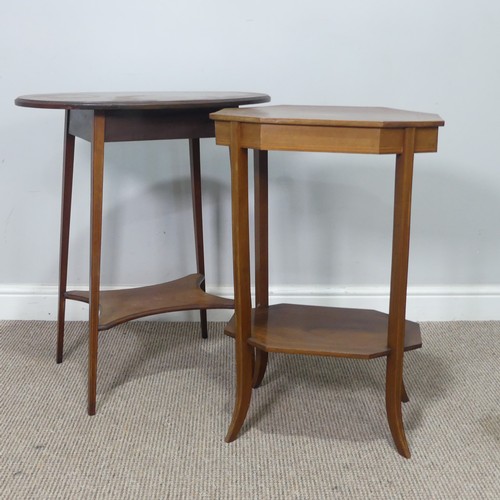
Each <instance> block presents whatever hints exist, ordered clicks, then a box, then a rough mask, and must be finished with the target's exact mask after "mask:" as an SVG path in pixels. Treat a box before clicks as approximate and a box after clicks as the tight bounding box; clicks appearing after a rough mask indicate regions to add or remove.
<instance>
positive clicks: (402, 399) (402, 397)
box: [401, 382, 410, 403]
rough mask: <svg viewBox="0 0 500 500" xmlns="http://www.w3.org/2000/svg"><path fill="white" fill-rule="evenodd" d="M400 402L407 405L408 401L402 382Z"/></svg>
mask: <svg viewBox="0 0 500 500" xmlns="http://www.w3.org/2000/svg"><path fill="white" fill-rule="evenodd" d="M401 401H402V402H403V403H408V401H410V398H409V397H408V393H407V392H406V388H405V384H404V382H403V383H402V384H401Z"/></svg>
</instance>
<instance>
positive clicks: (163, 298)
mask: <svg viewBox="0 0 500 500" xmlns="http://www.w3.org/2000/svg"><path fill="white" fill-rule="evenodd" d="M269 100H270V97H269V96H268V95H266V94H256V93H246V92H109V93H75V94H41V95H27V96H21V97H18V98H17V99H16V101H15V103H16V104H17V105H18V106H25V107H31V108H50V109H64V110H65V112H66V119H65V125H64V155H63V186H62V209H61V239H60V261H59V262H60V263H59V310H58V341H57V362H58V363H60V362H61V361H62V357H63V340H64V320H65V303H66V299H73V300H79V301H82V302H87V303H89V356H88V413H89V415H94V414H95V411H96V384H97V378H96V377H97V347H98V333H99V331H101V330H106V329H108V328H111V327H112V326H115V325H118V324H120V323H124V322H126V321H129V320H132V319H136V318H140V317H143V316H149V315H152V314H159V313H165V312H172V311H183V310H192V309H199V310H200V314H201V328H202V335H203V337H206V336H207V319H206V310H207V309H220V308H232V307H233V301H232V300H228V299H224V298H221V297H216V296H214V295H210V294H207V293H205V276H204V274H205V264H204V251H203V229H202V227H203V226H202V205H201V174H200V138H204V137H214V135H215V128H214V123H213V121H212V120H210V119H209V114H210V113H211V112H214V111H217V110H219V109H221V108H223V107H228V106H229V107H234V106H241V105H244V104H257V103H263V102H268V101H269ZM75 137H79V138H81V139H84V140H86V141H89V142H90V143H91V207H90V233H91V236H90V277H89V291H88V292H80V291H68V290H67V289H66V287H67V270H68V247H69V227H70V215H71V196H72V185H73V161H74V150H75ZM163 139H188V140H189V153H190V163H191V185H192V196H193V217H194V227H195V245H196V265H197V273H196V274H192V275H189V276H186V277H185V278H181V279H179V280H176V281H173V282H169V283H163V284H158V285H153V286H149V287H142V288H136V289H128V290H117V291H103V292H101V291H100V271H101V232H102V206H103V199H102V193H103V192H102V188H103V174H104V144H105V143H106V142H118V141H146V140H148V141H149V140H163Z"/></svg>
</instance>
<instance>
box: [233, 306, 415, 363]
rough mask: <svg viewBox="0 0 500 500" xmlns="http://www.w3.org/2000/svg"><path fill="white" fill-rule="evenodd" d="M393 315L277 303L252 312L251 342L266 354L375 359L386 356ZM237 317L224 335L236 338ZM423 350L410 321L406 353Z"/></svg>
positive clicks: (406, 337)
mask: <svg viewBox="0 0 500 500" xmlns="http://www.w3.org/2000/svg"><path fill="white" fill-rule="evenodd" d="M388 318H389V316H388V315H387V314H385V313H382V312H379V311H373V310H369V309H345V308H336V307H319V306H305V305H294V304H277V305H273V306H269V307H267V308H258V309H253V310H252V332H251V335H250V338H249V340H248V343H249V344H250V345H252V346H254V347H257V348H259V349H261V350H263V351H267V352H283V353H289V354H313V355H317V356H337V357H346V358H362V359H371V358H377V357H380V356H387V355H388V354H389V352H390V349H389V347H388V346H387V323H388ZM235 327H236V324H235V317H234V316H233V317H232V318H231V320H230V321H229V323H228V324H227V326H226V329H225V333H226V334H227V335H229V336H231V337H234V336H235V334H236V329H235ZM419 347H422V338H421V335H420V327H419V325H418V323H414V322H412V321H406V329H405V351H409V350H412V349H418V348H419Z"/></svg>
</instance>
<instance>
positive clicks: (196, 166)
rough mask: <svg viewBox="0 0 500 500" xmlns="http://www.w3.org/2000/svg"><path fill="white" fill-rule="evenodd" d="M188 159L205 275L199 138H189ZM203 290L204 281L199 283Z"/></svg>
mask: <svg viewBox="0 0 500 500" xmlns="http://www.w3.org/2000/svg"><path fill="white" fill-rule="evenodd" d="M189 160H190V164H191V192H192V197H193V221H194V241H195V247H196V268H197V272H198V273H199V274H203V276H205V255H204V249H203V216H202V200H201V161H200V139H189ZM201 288H202V290H205V281H203V284H202V285H201ZM200 324H201V336H202V337H203V338H204V339H206V338H207V337H208V325H207V311H206V310H205V309H201V310H200Z"/></svg>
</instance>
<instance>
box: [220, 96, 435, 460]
mask: <svg viewBox="0 0 500 500" xmlns="http://www.w3.org/2000/svg"><path fill="white" fill-rule="evenodd" d="M211 117H212V118H213V119H214V120H215V121H216V126H215V130H216V141H217V144H221V145H226V146H229V148H230V152H231V184H232V219H233V222H232V225H233V259H234V283H235V315H234V316H233V318H232V320H231V321H230V323H229V324H228V326H227V327H226V333H227V334H228V335H230V336H233V337H235V340H236V380H237V384H236V402H235V406H234V412H233V419H232V422H231V424H230V427H229V431H228V433H227V436H226V440H227V441H232V440H234V439H235V438H236V437H237V435H238V432H239V431H240V429H241V426H242V425H243V422H244V420H245V417H246V414H247V411H248V408H249V405H250V398H251V394H252V387H258V386H259V384H260V382H261V380H262V377H263V376H264V372H265V369H266V364H267V356H268V353H269V352H281V353H288V354H310V355H317V356H337V357H349V358H361V359H371V358H375V357H381V356H386V357H387V371H386V409H387V417H388V421H389V427H390V430H391V433H392V436H393V438H394V442H395V443H396V447H397V449H398V452H399V453H400V454H401V455H403V456H404V457H409V456H410V450H409V448H408V444H407V441H406V437H405V433H404V428H403V421H402V413H401V402H402V401H408V396H407V394H406V391H405V388H404V384H403V354H404V351H408V350H412V349H416V348H418V347H421V345H422V341H421V337H420V329H419V325H418V324H417V323H413V322H410V321H406V318H405V311H406V285H407V273H408V252H409V241H410V209H411V191H412V176H413V156H414V153H424V152H434V151H437V138H438V128H439V127H440V126H442V125H444V122H443V120H442V119H441V118H440V117H439V116H437V115H434V114H427V113H417V112H412V111H402V110H397V109H386V108H358V107H331V106H267V107H262V108H258V107H257V108H254V107H249V108H245V109H224V110H221V111H218V112H216V113H213V114H212V115H211ZM248 149H254V150H256V151H255V153H254V161H255V165H254V168H255V182H254V185H255V259H256V265H255V270H256V275H255V304H256V307H255V309H253V310H252V308H251V296H250V276H249V270H250V251H249V241H250V238H249V221H248V164H247V163H248V162H247V155H248ZM271 150H273V151H312V152H314V151H318V152H332V153H362V154H395V155H396V185H395V201H394V229H393V243H392V271H391V280H390V283H391V291H390V303H389V314H388V315H387V314H383V313H381V312H377V311H371V310H359V309H358V310H356V309H343V308H327V307H314V306H303V305H292V304H277V305H271V306H270V305H269V290H268V199H267V178H268V176H267V172H268V164H267V151H271ZM254 351H255V359H254Z"/></svg>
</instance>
